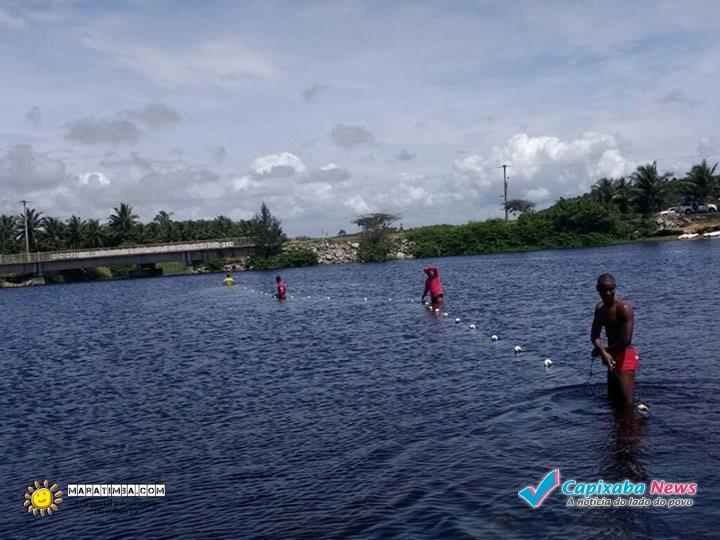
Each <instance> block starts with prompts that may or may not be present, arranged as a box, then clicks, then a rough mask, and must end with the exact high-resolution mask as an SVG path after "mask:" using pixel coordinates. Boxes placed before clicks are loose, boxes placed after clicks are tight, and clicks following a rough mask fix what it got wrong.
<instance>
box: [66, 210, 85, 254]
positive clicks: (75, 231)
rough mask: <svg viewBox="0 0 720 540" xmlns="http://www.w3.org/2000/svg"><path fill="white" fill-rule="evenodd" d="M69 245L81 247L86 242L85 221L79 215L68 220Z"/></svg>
mask: <svg viewBox="0 0 720 540" xmlns="http://www.w3.org/2000/svg"><path fill="white" fill-rule="evenodd" d="M67 243H68V247H71V248H79V247H82V246H83V245H84V244H85V221H84V220H83V219H82V218H79V217H78V216H71V217H70V219H68V220H67Z"/></svg>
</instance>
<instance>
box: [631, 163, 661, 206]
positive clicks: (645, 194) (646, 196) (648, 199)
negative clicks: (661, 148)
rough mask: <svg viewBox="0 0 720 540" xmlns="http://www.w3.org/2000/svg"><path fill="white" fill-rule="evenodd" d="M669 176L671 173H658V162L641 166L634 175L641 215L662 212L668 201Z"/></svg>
mask: <svg viewBox="0 0 720 540" xmlns="http://www.w3.org/2000/svg"><path fill="white" fill-rule="evenodd" d="M669 176H670V174H669V173H664V174H660V173H658V170H657V162H656V161H653V162H652V163H646V164H645V165H640V166H639V167H638V168H637V170H636V171H635V172H634V173H632V176H631V178H632V180H633V184H634V187H635V192H636V194H637V204H638V210H639V211H640V212H641V213H643V214H652V213H654V212H657V211H658V210H660V208H661V207H662V205H663V204H664V203H665V200H666V194H667V190H668V177H669Z"/></svg>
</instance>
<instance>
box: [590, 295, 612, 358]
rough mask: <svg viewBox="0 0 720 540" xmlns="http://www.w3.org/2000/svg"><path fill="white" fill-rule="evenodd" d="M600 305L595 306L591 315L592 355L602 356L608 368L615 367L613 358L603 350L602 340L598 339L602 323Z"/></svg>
mask: <svg viewBox="0 0 720 540" xmlns="http://www.w3.org/2000/svg"><path fill="white" fill-rule="evenodd" d="M601 309H602V307H601V306H598V307H596V308H595V315H594V316H593V322H592V327H591V328H590V341H592V344H593V346H594V347H595V350H594V351H593V356H599V357H600V358H602V360H603V363H604V364H605V365H606V366H607V367H609V368H610V369H615V360H613V357H612V355H610V353H609V352H608V351H607V350H605V348H604V347H603V344H602V340H601V339H600V332H601V331H602V327H603V323H602V317H601V315H600V313H601V311H600V310H601Z"/></svg>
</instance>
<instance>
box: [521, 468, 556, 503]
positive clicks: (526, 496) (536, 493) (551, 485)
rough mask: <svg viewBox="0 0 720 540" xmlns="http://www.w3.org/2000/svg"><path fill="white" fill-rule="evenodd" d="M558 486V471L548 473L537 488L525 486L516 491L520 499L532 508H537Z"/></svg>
mask: <svg viewBox="0 0 720 540" xmlns="http://www.w3.org/2000/svg"><path fill="white" fill-rule="evenodd" d="M559 485H560V469H555V470H554V471H550V472H549V473H547V474H546V475H545V478H543V479H542V480H541V481H540V483H539V484H538V485H537V487H533V486H527V487H524V488H522V489H521V490H520V491H518V495H520V498H521V499H522V500H523V501H525V502H526V503H528V504H529V505H530V506H532V507H533V508H539V507H540V505H541V504H542V503H543V501H544V500H545V497H547V496H548V495H550V494H551V493H552V492H553V490H554V489H555V488H556V487H558V486H559Z"/></svg>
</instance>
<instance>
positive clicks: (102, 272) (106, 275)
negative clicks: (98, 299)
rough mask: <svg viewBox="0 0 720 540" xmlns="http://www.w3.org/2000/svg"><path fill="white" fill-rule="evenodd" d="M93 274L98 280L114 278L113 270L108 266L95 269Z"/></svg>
mask: <svg viewBox="0 0 720 540" xmlns="http://www.w3.org/2000/svg"><path fill="white" fill-rule="evenodd" d="M92 272H93V273H94V274H95V277H96V278H97V279H110V278H112V277H113V273H112V270H110V268H108V267H107V266H98V267H97V268H93V269H92Z"/></svg>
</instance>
